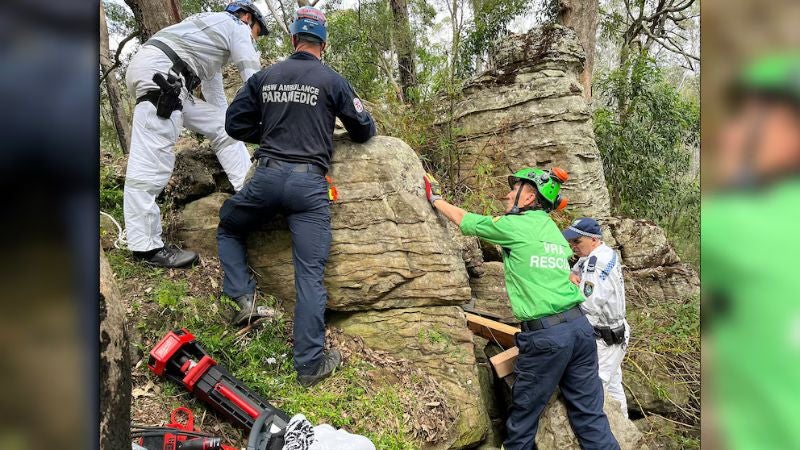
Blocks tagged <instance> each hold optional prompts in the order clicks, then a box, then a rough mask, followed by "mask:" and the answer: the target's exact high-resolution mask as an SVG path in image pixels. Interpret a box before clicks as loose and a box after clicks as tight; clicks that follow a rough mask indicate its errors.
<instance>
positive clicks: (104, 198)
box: [100, 166, 122, 222]
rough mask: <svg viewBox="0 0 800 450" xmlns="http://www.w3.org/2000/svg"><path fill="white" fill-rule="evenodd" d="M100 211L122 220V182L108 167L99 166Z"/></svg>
mask: <svg viewBox="0 0 800 450" xmlns="http://www.w3.org/2000/svg"><path fill="white" fill-rule="evenodd" d="M100 211H104V212H106V213H108V214H111V215H112V216H114V218H115V219H117V221H118V222H119V221H121V220H122V180H120V179H119V178H118V177H117V175H116V173H114V169H113V168H112V167H109V166H100Z"/></svg>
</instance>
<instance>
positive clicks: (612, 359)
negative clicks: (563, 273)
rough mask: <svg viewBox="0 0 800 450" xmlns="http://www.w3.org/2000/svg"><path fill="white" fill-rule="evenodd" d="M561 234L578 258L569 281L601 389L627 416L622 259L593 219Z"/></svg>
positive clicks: (626, 331)
mask: <svg viewBox="0 0 800 450" xmlns="http://www.w3.org/2000/svg"><path fill="white" fill-rule="evenodd" d="M563 234H564V238H565V239H566V240H567V242H569V244H570V246H571V247H572V250H573V252H575V254H576V255H577V256H579V257H580V259H579V260H578V262H577V263H576V264H575V266H574V267H573V268H572V273H571V274H570V280H571V281H572V282H573V283H575V284H577V285H578V287H579V288H580V290H581V292H583V295H584V297H586V301H585V302H583V303H581V309H583V311H584V312H585V313H586V317H587V318H588V319H589V323H591V324H592V327H593V328H594V334H595V337H596V339H597V359H598V365H599V373H600V379H601V380H602V381H603V388H604V389H606V390H607V391H608V394H609V395H610V396H611V398H613V399H615V400H617V401H619V403H620V406H621V409H622V413H623V414H624V415H625V417H628V403H627V401H626V399H625V391H624V390H623V388H622V359H623V358H624V357H625V351H626V350H627V349H628V340H629V339H630V326H629V325H628V322H627V321H626V320H625V282H624V281H623V278H622V258H620V256H619V254H618V253H617V252H615V251H614V250H613V249H612V248H611V247H609V246H608V245H606V244H605V243H604V242H603V241H602V237H603V235H602V231H601V229H600V225H599V224H598V223H597V221H596V220H594V219H591V218H588V217H585V218H581V219H578V220H576V221H574V222H572V225H570V226H569V227H568V228H567V229H565V230H563Z"/></svg>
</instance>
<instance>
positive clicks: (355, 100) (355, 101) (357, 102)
mask: <svg viewBox="0 0 800 450" xmlns="http://www.w3.org/2000/svg"><path fill="white" fill-rule="evenodd" d="M353 107H354V108H355V109H356V111H357V112H364V105H363V104H362V103H361V99H359V98H358V97H354V98H353Z"/></svg>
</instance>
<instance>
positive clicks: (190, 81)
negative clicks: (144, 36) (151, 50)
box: [144, 39, 200, 92]
mask: <svg viewBox="0 0 800 450" xmlns="http://www.w3.org/2000/svg"><path fill="white" fill-rule="evenodd" d="M144 45H152V46H153V47H156V48H158V49H159V50H161V51H162V52H164V54H165V55H167V58H169V60H170V61H172V70H173V71H175V73H179V74H181V75H183V78H184V80H186V90H188V91H189V92H192V91H193V90H195V88H197V86H200V77H198V76H197V75H196V74H195V73H194V71H192V69H191V68H190V67H189V65H188V64H186V61H184V60H182V59H181V58H180V56H178V54H177V53H175V50H173V49H172V48H170V46H169V45H167V44H165V43H163V42H161V41H159V40H158V39H148V40H147V42H145V43H144Z"/></svg>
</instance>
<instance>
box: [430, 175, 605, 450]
mask: <svg viewBox="0 0 800 450" xmlns="http://www.w3.org/2000/svg"><path fill="white" fill-rule="evenodd" d="M567 178H568V175H567V173H566V172H565V171H564V170H563V169H559V168H554V169H552V170H550V171H545V170H541V169H533V168H526V169H522V170H519V171H518V172H516V173H515V174H514V175H512V176H510V177H509V178H508V182H509V185H510V186H511V191H510V192H509V193H508V195H506V197H505V204H506V214H505V215H504V216H500V217H490V216H481V215H478V214H473V213H468V212H466V211H465V210H463V209H461V208H459V207H457V206H454V205H451V204H450V203H448V202H446V201H444V200H443V199H442V197H441V192H440V190H439V189H438V183H436V182H435V180H432V179H431V178H428V177H426V180H425V185H426V186H425V187H426V194H427V196H428V200H429V201H430V202H431V204H432V205H433V207H434V208H435V209H437V210H438V211H439V212H441V213H443V214H444V215H445V216H446V217H447V218H448V219H449V220H450V221H452V222H453V223H455V224H456V225H459V226H460V229H461V232H462V233H463V234H464V235H467V236H478V237H480V238H481V239H484V240H486V241H488V242H491V243H494V244H497V245H500V246H502V248H503V267H504V269H505V279H506V289H507V291H508V298H509V301H510V303H511V310H512V312H513V313H514V316H515V317H516V318H517V320H519V321H520V322H521V323H522V332H520V333H518V334H517V335H516V343H517V347H518V348H519V352H520V353H519V356H518V357H517V362H516V365H515V367H514V373H515V375H516V380H515V382H514V386H513V387H512V391H511V395H512V405H511V409H510V412H509V417H508V421H507V422H506V429H507V431H508V436H507V438H506V440H505V442H504V444H503V445H504V448H505V449H506V450H521V449H525V450H528V449H531V448H533V447H534V438H535V437H536V431H537V429H538V426H539V416H540V415H541V414H542V411H543V410H544V408H545V406H546V405H547V402H548V401H549V400H550V397H551V396H552V395H553V392H554V391H555V389H556V387H560V388H561V392H562V394H563V395H564V399H565V402H566V405H567V412H568V416H569V420H570V423H571V425H572V428H573V430H574V431H575V434H576V435H577V437H578V440H579V441H580V443H581V447H582V448H591V449H618V448H619V444H618V443H617V441H616V439H615V438H614V436H613V435H612V434H611V428H610V427H609V424H608V418H607V417H606V415H605V413H604V412H603V385H602V383H601V381H600V378H599V376H598V374H597V346H596V345H595V342H594V330H593V329H592V326H591V325H590V324H589V321H588V320H587V319H586V316H584V313H583V311H582V310H581V308H580V307H579V305H580V303H581V302H583V301H584V298H583V296H582V295H581V293H580V291H579V290H578V287H577V286H575V285H574V284H572V283H570V281H569V279H568V275H569V272H570V267H569V263H568V259H569V258H570V257H571V256H572V251H571V250H570V247H569V245H567V241H566V240H565V239H564V236H562V234H561V232H560V231H559V229H558V227H557V226H556V224H555V222H553V220H552V219H550V216H549V215H548V212H550V211H552V210H554V209H560V208H563V207H564V206H565V205H566V199H564V198H562V197H561V196H560V195H559V191H560V189H561V183H563V182H565V181H566V180H567Z"/></svg>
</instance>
